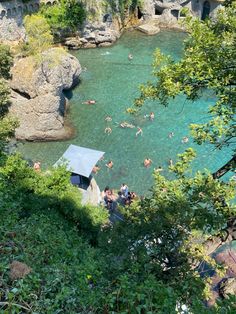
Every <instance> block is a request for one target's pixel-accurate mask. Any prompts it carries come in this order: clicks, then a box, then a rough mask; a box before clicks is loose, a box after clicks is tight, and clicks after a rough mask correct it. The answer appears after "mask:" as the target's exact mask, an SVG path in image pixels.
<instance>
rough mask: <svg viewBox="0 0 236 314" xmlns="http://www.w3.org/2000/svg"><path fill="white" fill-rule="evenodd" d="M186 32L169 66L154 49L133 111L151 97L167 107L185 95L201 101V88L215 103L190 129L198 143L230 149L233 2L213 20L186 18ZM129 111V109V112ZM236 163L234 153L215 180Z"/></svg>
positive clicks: (235, 80) (235, 79) (234, 91)
mask: <svg viewBox="0 0 236 314" xmlns="http://www.w3.org/2000/svg"><path fill="white" fill-rule="evenodd" d="M184 26H185V28H186V31H187V32H188V33H189V36H188V37H187V39H186V41H185V46H184V55H183V57H182V58H181V60H180V61H178V62H174V60H172V59H171V57H166V56H164V55H163V54H161V52H160V51H159V50H157V51H156V52H155V57H154V76H155V78H156V81H155V83H148V84H147V85H143V86H141V95H140V97H139V98H138V99H136V100H135V105H136V107H140V106H142V105H143V103H144V101H145V99H147V98H150V99H154V100H158V101H160V103H161V104H163V105H164V106H167V105H168V101H169V99H170V98H175V97H176V96H177V95H179V94H184V95H185V96H186V97H187V99H189V100H192V101H194V100H196V99H198V98H200V97H201V95H202V92H204V90H205V89H209V90H212V91H213V92H214V94H215V96H216V99H217V100H216V102H215V104H213V105H212V106H211V107H210V108H209V114H210V117H211V119H210V120H209V121H208V122H206V123H202V124H191V125H190V129H191V132H192V135H193V136H194V138H195V141H196V142H197V143H199V144H202V143H203V142H210V143H212V144H214V145H215V146H216V147H217V148H220V149H221V148H222V147H224V146H225V145H231V144H232V145H234V144H235V140H236V127H235V125H236V119H235V114H236V105H235V103H236V49H235V48H236V35H235V34H236V3H235V2H232V4H231V5H228V6H227V7H224V8H223V9H221V10H219V11H218V15H217V18H216V19H212V20H211V19H209V20H207V21H205V22H203V21H200V20H199V19H197V18H192V17H187V18H186V19H185V22H184ZM131 111H132V109H131ZM235 164H236V155H235V154H234V156H233V158H232V159H231V160H230V161H229V162H228V163H227V164H226V165H225V166H223V167H222V169H220V171H219V172H216V173H215V177H220V176H221V175H223V174H224V173H225V172H226V171H228V170H229V169H233V168H234V167H235Z"/></svg>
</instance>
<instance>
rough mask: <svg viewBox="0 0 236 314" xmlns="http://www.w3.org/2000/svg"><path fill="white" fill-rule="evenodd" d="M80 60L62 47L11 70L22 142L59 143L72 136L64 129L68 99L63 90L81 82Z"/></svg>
mask: <svg viewBox="0 0 236 314" xmlns="http://www.w3.org/2000/svg"><path fill="white" fill-rule="evenodd" d="M80 73H81V66H80V64H79V61H78V60H77V59H76V58H75V57H73V56H71V55H70V54H68V53H66V52H65V51H63V50H62V49H60V48H52V49H50V50H48V51H47V52H44V53H43V54H42V56H41V58H40V60H37V62H36V61H35V59H33V57H27V58H24V59H20V60H18V61H17V62H16V63H15V65H14V67H13V68H12V72H11V74H12V80H11V82H10V87H11V89H12V97H11V100H12V105H11V108H10V113H11V114H13V115H15V116H16V117H17V118H18V119H19V122H20V126H19V127H18V128H17V129H16V133H15V135H16V138H17V139H20V140H31V141H36V140H59V139H65V138H68V137H70V136H71V132H72V130H71V128H69V127H66V126H65V112H66V99H65V97H64V95H63V90H68V89H70V88H72V87H73V86H74V85H75V84H76V83H77V82H78V79H79V75H80Z"/></svg>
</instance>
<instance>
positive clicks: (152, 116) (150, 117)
mask: <svg viewBox="0 0 236 314" xmlns="http://www.w3.org/2000/svg"><path fill="white" fill-rule="evenodd" d="M154 118H155V115H154V112H151V113H150V115H149V120H150V121H153V120H154Z"/></svg>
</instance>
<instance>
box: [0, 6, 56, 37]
mask: <svg viewBox="0 0 236 314" xmlns="http://www.w3.org/2000/svg"><path fill="white" fill-rule="evenodd" d="M56 2H57V1H56V0H31V1H29V2H27V3H23V2H22V1H21V0H11V1H0V40H2V41H18V40H21V39H22V38H24V36H25V32H24V27H23V16H24V14H26V13H34V12H37V11H38V10H39V5H40V4H41V3H44V4H46V5H53V4H56Z"/></svg>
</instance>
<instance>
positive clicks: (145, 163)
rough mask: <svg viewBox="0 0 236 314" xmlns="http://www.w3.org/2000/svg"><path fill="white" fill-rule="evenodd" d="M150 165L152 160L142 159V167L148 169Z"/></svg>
mask: <svg viewBox="0 0 236 314" xmlns="http://www.w3.org/2000/svg"><path fill="white" fill-rule="evenodd" d="M151 164H152V160H151V159H150V158H146V159H144V162H143V165H144V167H146V168H148V167H150V166H151Z"/></svg>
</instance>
